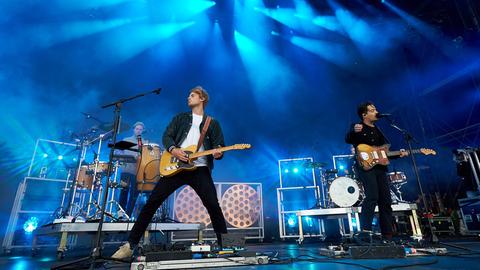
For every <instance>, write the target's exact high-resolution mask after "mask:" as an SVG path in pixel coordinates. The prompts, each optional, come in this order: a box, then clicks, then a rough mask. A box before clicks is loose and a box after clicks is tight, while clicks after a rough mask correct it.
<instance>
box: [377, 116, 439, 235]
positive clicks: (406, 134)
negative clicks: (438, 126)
mask: <svg viewBox="0 0 480 270" xmlns="http://www.w3.org/2000/svg"><path fill="white" fill-rule="evenodd" d="M385 118H386V119H387V120H388V122H389V124H390V126H391V127H393V128H394V129H396V130H398V131H400V132H401V133H402V134H403V137H404V139H405V142H406V143H407V145H408V150H409V153H410V157H411V159H412V164H413V171H414V172H415V178H416V179H417V185H418V189H419V190H420V194H421V196H422V201H423V205H424V207H425V212H426V213H427V220H428V227H429V229H430V234H431V239H430V240H431V242H432V243H438V237H437V236H436V235H435V234H434V233H433V225H432V221H431V220H430V218H428V213H430V209H429V207H428V204H427V201H426V199H425V193H424V192H423V188H422V183H421V181H420V174H419V173H418V166H417V161H416V160H415V156H414V155H413V148H412V141H413V142H415V143H418V141H417V140H416V139H415V138H414V137H413V136H412V134H411V133H410V132H408V131H407V130H406V129H403V128H400V127H399V126H397V125H396V124H395V123H394V121H393V119H391V118H390V117H389V116H385Z"/></svg>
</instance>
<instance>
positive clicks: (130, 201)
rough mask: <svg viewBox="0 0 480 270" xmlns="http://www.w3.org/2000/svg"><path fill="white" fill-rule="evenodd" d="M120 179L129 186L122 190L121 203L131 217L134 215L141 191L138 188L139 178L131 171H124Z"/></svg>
mask: <svg viewBox="0 0 480 270" xmlns="http://www.w3.org/2000/svg"><path fill="white" fill-rule="evenodd" d="M120 179H122V180H123V181H125V182H126V183H127V184H128V188H123V189H122V191H120V198H119V204H120V206H122V208H123V210H125V212H126V213H127V215H128V216H129V217H132V216H131V215H132V212H133V208H134V206H135V202H136V201H137V198H138V194H139V191H138V189H137V178H136V176H135V175H134V174H131V173H122V175H121V176H120Z"/></svg>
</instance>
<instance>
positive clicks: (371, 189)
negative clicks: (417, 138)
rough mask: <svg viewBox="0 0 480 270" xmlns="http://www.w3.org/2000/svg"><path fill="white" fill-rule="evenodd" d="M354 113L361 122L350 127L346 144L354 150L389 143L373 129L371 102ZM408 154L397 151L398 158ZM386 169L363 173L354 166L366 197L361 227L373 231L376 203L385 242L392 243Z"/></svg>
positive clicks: (381, 166) (377, 168)
mask: <svg viewBox="0 0 480 270" xmlns="http://www.w3.org/2000/svg"><path fill="white" fill-rule="evenodd" d="M357 114H358V116H359V117H360V119H361V120H362V122H361V123H358V124H353V125H352V127H351V129H350V130H349V132H348V133H347V135H346V136H345V142H346V143H348V144H352V145H353V146H354V147H355V148H356V147H357V146H358V145H359V144H367V145H371V146H382V145H385V144H387V143H388V141H387V139H386V138H385V136H384V135H383V133H382V132H381V131H380V129H379V128H378V127H377V126H375V122H376V121H377V120H378V117H377V114H378V111H377V109H376V108H375V105H374V104H373V103H372V102H365V103H362V104H360V105H359V106H358V108H357ZM407 155H408V153H407V152H406V151H404V150H400V157H404V156H407ZM387 170H388V169H387V166H384V165H380V164H378V165H376V166H374V167H373V168H371V169H370V170H365V169H363V168H362V167H361V166H358V163H357V173H358V178H359V180H360V182H361V183H362V184H363V189H364V192H365V198H364V200H363V203H362V212H361V214H360V225H361V227H362V230H363V231H372V221H373V216H374V214H375V206H376V205H377V204H378V210H379V216H380V230H381V233H382V236H383V237H384V239H386V240H391V239H392V235H393V225H392V222H393V218H392V206H391V205H392V198H391V195H390V186H389V180H388V178H387Z"/></svg>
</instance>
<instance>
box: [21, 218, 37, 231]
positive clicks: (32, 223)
mask: <svg viewBox="0 0 480 270" xmlns="http://www.w3.org/2000/svg"><path fill="white" fill-rule="evenodd" d="M37 227H38V218H36V217H30V218H29V219H28V220H27V221H25V223H24V224H23V230H24V231H25V232H26V233H32V232H33V231H34V230H35V229H36V228H37Z"/></svg>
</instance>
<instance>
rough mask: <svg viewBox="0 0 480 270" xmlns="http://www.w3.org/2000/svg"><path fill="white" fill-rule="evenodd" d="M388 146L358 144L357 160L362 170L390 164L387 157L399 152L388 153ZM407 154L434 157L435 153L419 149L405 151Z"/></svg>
mask: <svg viewBox="0 0 480 270" xmlns="http://www.w3.org/2000/svg"><path fill="white" fill-rule="evenodd" d="M389 147H390V145H387V144H386V145H382V146H370V145H367V144H359V145H358V146H357V149H356V150H357V151H356V153H357V160H358V163H359V164H360V166H361V167H362V168H363V169H364V170H370V169H371V168H373V167H375V165H379V164H380V165H385V166H386V165H388V164H390V160H389V157H393V156H400V151H390V150H389ZM406 152H407V153H409V154H424V155H436V154H437V152H435V150H432V149H427V148H421V149H413V150H412V151H411V152H410V151H408V150H407V151H406Z"/></svg>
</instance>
